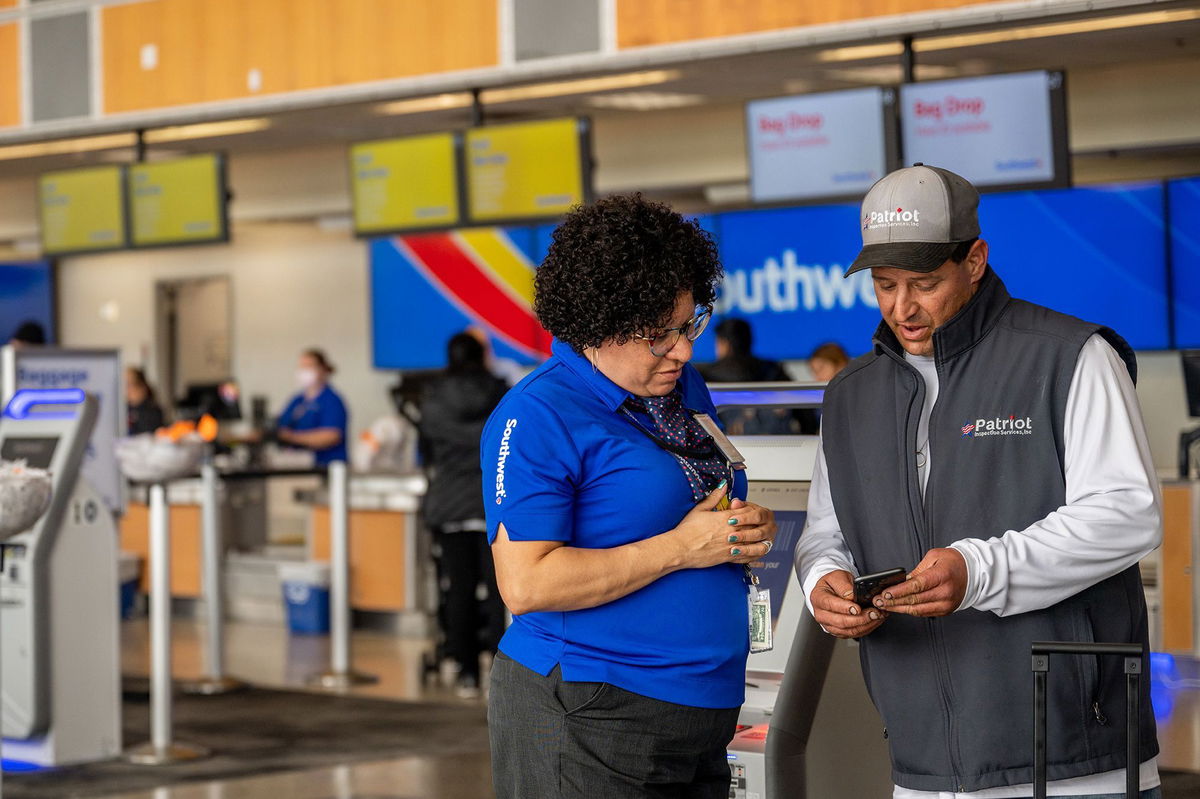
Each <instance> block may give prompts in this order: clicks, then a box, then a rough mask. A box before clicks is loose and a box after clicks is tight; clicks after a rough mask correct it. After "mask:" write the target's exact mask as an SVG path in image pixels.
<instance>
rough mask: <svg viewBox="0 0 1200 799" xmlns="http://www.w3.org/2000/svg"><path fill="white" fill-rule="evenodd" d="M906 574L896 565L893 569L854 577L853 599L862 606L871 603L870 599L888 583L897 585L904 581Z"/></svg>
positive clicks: (888, 584)
mask: <svg viewBox="0 0 1200 799" xmlns="http://www.w3.org/2000/svg"><path fill="white" fill-rule="evenodd" d="M906 574H908V572H907V571H906V570H905V569H901V568H900V567H898V566H897V567H896V568H894V569H886V570H884V571H881V572H875V573H874V574H864V575H863V576H862V577H855V578H854V601H855V602H857V603H858V604H859V605H862V606H863V607H864V608H865V607H868V606H869V605H870V604H871V600H872V599H874V598H875V595H876V594H878V593H879V592H880V591H882V590H883V589H885V588H887V587H888V586H890V585H897V584H899V583H902V582H904V576H905V575H906Z"/></svg>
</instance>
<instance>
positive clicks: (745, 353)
mask: <svg viewBox="0 0 1200 799" xmlns="http://www.w3.org/2000/svg"><path fill="white" fill-rule="evenodd" d="M714 332H715V333H716V337H717V341H716V349H717V360H716V361H714V362H713V363H710V364H705V365H704V366H701V367H699V368H700V374H702V375H704V379H705V380H707V381H708V382H710V383H762V382H767V381H774V380H790V379H791V378H789V377H788V375H787V372H785V371H784V370H783V367H782V366H780V365H779V364H778V363H776V362H775V361H768V360H764V359H763V358H759V357H757V356H756V355H755V354H754V352H753V350H754V331H753V330H752V329H751V327H750V323H749V322H747V321H746V320H745V319H739V318H737V317H734V316H730V317H728V318H726V319H722V320H721V322H720V323H719V324H718V325H717V326H716V329H715V330H714Z"/></svg>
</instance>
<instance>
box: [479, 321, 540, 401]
mask: <svg viewBox="0 0 1200 799" xmlns="http://www.w3.org/2000/svg"><path fill="white" fill-rule="evenodd" d="M467 335H469V336H470V337H471V338H473V339H475V340H476V341H478V342H479V344H480V345H481V346H482V347H483V362H484V365H485V366H486V367H487V370H488V371H489V372H491V373H492V374H494V375H495V376H496V377H499V378H500V379H501V380H503V381H504V382H505V384H507V385H509V386H515V385H516V384H517V383H520V382H521V378H522V377H524V376H525V375H527V374H529V372H530V370H529V369H528V368H526V367H524V366H522V365H521V364H519V363H517V362H516V361H514V360H513V359H512V358H503V357H501V356H499V355H497V354H496V350H495V349H493V348H492V340H491V338H489V337H488V334H487V332H486V331H485V330H484V329H483V328H482V327H475V326H474V325H472V326H471V327H468V328H467Z"/></svg>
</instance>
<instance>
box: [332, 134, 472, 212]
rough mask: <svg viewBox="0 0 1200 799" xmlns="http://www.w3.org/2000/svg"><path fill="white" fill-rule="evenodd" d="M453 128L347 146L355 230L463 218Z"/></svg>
mask: <svg viewBox="0 0 1200 799" xmlns="http://www.w3.org/2000/svg"><path fill="white" fill-rule="evenodd" d="M459 141H460V139H459V137H458V136H457V135H456V134H453V133H435V134H432V135H429V136H410V137H406V138H402V139H385V140H382V141H368V142H360V143H358V144H355V145H353V146H352V147H351V148H350V185H351V189H352V194H353V197H354V230H355V232H356V233H358V234H360V235H378V234H380V233H394V232H399V231H411V230H420V229H425V228H437V227H453V226H455V225H458V224H460V223H461V221H462V217H461V212H460V203H459V180H458V147H459Z"/></svg>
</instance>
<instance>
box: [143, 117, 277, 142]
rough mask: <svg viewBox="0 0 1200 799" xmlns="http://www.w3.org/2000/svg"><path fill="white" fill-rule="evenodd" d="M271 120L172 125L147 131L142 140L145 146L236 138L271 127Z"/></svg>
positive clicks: (229, 120)
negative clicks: (219, 137)
mask: <svg viewBox="0 0 1200 799" xmlns="http://www.w3.org/2000/svg"><path fill="white" fill-rule="evenodd" d="M271 124H272V122H271V120H270V119H268V118H266V117H259V118H257V119H227V120H224V121H221V122H200V123H197V124H195V125H174V126H172V127H169V128H154V129H152V130H147V131H146V132H145V134H144V139H145V141H146V143H147V144H159V143H161V142H172V141H187V140H189V139H211V138H215V137H217V136H238V135H241V134H243V133H257V132H259V131H261V130H266V129H267V128H269V127H271Z"/></svg>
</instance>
